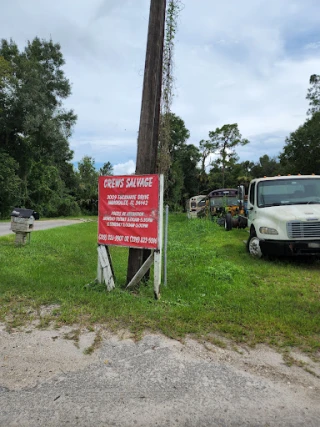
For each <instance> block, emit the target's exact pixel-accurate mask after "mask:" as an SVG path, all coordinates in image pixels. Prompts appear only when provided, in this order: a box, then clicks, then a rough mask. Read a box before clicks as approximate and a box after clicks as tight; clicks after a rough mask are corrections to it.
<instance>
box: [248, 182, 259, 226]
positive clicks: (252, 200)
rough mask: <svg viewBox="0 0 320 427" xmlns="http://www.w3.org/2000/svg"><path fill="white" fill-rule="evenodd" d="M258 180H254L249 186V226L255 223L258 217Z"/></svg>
mask: <svg viewBox="0 0 320 427" xmlns="http://www.w3.org/2000/svg"><path fill="white" fill-rule="evenodd" d="M256 186H257V185H256V182H255V181H254V182H252V183H251V185H250V188H249V196H248V226H249V227H250V226H251V224H253V223H254V220H255V217H256V206H257V203H256Z"/></svg>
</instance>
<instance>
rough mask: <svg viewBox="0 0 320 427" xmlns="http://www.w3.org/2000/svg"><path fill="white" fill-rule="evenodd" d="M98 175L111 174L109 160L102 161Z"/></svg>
mask: <svg viewBox="0 0 320 427" xmlns="http://www.w3.org/2000/svg"><path fill="white" fill-rule="evenodd" d="M99 175H101V176H107V175H113V166H112V164H111V163H110V162H107V163H104V165H103V166H102V168H100V171H99Z"/></svg>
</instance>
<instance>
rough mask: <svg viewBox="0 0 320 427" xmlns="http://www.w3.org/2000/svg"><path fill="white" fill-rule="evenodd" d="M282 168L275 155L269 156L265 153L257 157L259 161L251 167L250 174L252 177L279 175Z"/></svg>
mask: <svg viewBox="0 0 320 427" xmlns="http://www.w3.org/2000/svg"><path fill="white" fill-rule="evenodd" d="M281 173H282V168H281V165H280V162H279V161H277V158H276V157H273V158H271V157H269V156H268V155H267V154H265V155H263V156H261V157H260V158H259V162H257V163H255V164H254V165H253V166H252V167H251V175H252V177H253V178H261V177H262V176H276V175H281Z"/></svg>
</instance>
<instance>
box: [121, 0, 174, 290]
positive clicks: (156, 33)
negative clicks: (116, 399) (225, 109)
mask: <svg viewBox="0 0 320 427" xmlns="http://www.w3.org/2000/svg"><path fill="white" fill-rule="evenodd" d="M165 15H166V0H151V2H150V14H149V26H148V40H147V51H146V60H145V69H144V80H143V91H142V102H141V113H140V125H139V136H138V148H137V158H136V174H137V175H140V174H153V173H156V168H157V151H158V141H159V123H160V120H159V117H160V102H161V83H162V57H163V43H164V31H165ZM144 258H146V251H145V250H143V249H129V258H128V270H127V283H129V282H130V280H131V279H132V278H133V276H134V275H135V274H136V272H137V271H138V270H139V268H140V267H141V265H142V263H143V259H144Z"/></svg>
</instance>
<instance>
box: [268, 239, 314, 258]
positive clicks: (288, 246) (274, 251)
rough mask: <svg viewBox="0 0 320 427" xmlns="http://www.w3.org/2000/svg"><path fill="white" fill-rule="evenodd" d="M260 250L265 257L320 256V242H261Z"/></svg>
mask: <svg viewBox="0 0 320 427" xmlns="http://www.w3.org/2000/svg"><path fill="white" fill-rule="evenodd" d="M260 248H261V251H262V253H263V254H264V255H276V256H301V255H319V256H320V240H311V241H299V240H260Z"/></svg>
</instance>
